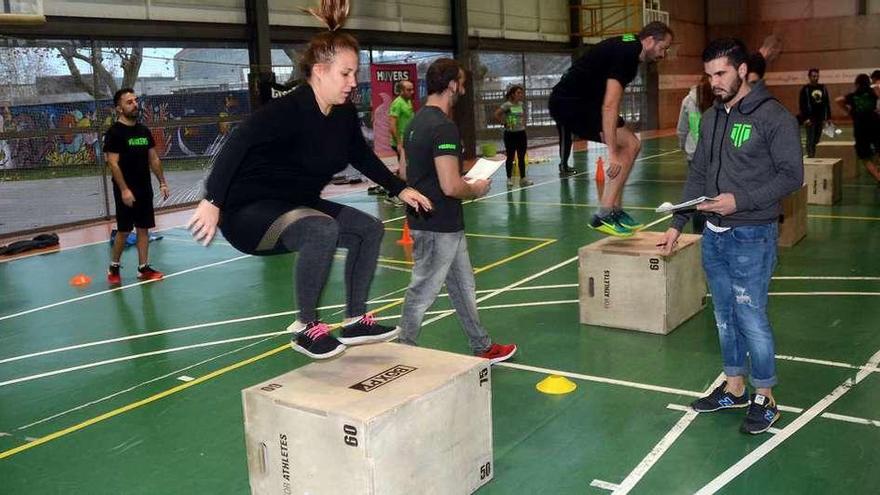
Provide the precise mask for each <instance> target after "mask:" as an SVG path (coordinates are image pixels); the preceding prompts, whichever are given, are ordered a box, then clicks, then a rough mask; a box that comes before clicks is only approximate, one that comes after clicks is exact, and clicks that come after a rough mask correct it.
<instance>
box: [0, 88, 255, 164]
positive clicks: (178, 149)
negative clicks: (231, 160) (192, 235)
mask: <svg viewBox="0 0 880 495" xmlns="http://www.w3.org/2000/svg"><path fill="white" fill-rule="evenodd" d="M249 102H250V100H249V98H248V93H247V91H232V92H230V91H222V92H210V93H192V94H173V95H158V96H146V97H143V98H141V122H143V123H144V124H145V125H146V126H147V127H149V128H150V130H151V132H152V133H153V138H154V140H155V141H156V152H157V153H158V154H159V156H160V157H162V158H164V159H181V158H199V157H209V156H212V155H214V154H215V153H216V152H217V151H218V150H219V149H220V147H221V146H222V145H223V143H224V142H225V140H226V138H227V137H228V135H229V132H230V130H231V128H232V127H233V126H234V125H235V122H234V121H233V122H218V120H219V119H220V118H229V117H233V118H234V117H236V116H245V115H247V114H248V113H249V112H250V104H249ZM114 114H115V112H114V109H113V102H112V101H110V100H100V101H84V102H74V103H56V104H47V105H26V106H24V105H22V106H8V107H3V108H2V109H0V169H11V168H37V167H55V166H64V165H88V164H95V163H97V160H96V154H97V153H98V152H99V148H100V136H101V135H102V134H103V131H104V129H106V128H107V127H109V126H110V125H111V124H112V123H113V121H114V120H115V115H114ZM178 122H179V125H176V124H177V123H178Z"/></svg>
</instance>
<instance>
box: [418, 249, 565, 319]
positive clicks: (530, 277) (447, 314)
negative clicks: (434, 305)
mask: <svg viewBox="0 0 880 495" xmlns="http://www.w3.org/2000/svg"><path fill="white" fill-rule="evenodd" d="M577 259H578V258H577V256H575V257H573V258H569V259H567V260H565V261H563V262H561V263H557V264H555V265H553V266H551V267H549V268H545V269H544V270H541V271H540V272H538V273H535V274H533V275H529V276H528V277H526V278H523V279H520V280H518V281H516V282H514V283H512V284H510V285H508V286H506V287H502V288H500V289H497V290H495V291H493V292H490V293H489V294H486V295H485V296H483V297H481V298H479V299H477V301H476V302H477V304H479V303H481V302H483V301H485V300H487V299H491V298H493V297H495V296H497V295H499V294H503V293H505V292H507V291H508V290H511V289H513V288H515V287H519V286H520V285H522V284H524V283H527V282H531V281H532V280H534V279H536V278H538V277H542V276H544V275H546V274H548V273H550V272H552V271H554V270H556V269H559V268H562V267H563V266H565V265H568V264H570V263H572V262H574V261H577ZM454 313H455V310H454V309H452V310H447V311H445V312H444V313H443V314H440V315H438V316H435V317H434V318H431V319H430V320H428V321H426V322H424V323H422V326H425V325H429V324H431V323H434V322H435V321H438V320H442V319H443V318H446V317H447V316H449V315H452V314H454Z"/></svg>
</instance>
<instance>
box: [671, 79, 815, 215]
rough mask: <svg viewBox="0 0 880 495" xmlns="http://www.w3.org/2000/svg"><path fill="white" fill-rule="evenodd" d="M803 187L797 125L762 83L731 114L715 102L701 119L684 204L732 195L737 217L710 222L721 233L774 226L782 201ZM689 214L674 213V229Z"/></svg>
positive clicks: (757, 84)
mask: <svg viewBox="0 0 880 495" xmlns="http://www.w3.org/2000/svg"><path fill="white" fill-rule="evenodd" d="M803 183H804V160H803V156H802V155H801V137H800V129H799V128H798V124H797V120H796V119H795V118H794V116H793V115H792V114H791V113H789V112H788V110H786V109H785V107H783V106H782V104H781V103H779V102H778V101H776V99H774V98H773V96H771V95H770V92H769V91H767V87H766V86H765V85H764V82H763V81H760V82H758V83H756V84H755V85H754V86H753V87H752V90H751V91H750V92H749V94H747V95H746V96H745V97H744V98H743V99H742V100H740V101H739V102H738V103H737V104H736V106H734V107H733V108H731V109H730V112H727V111H726V110H725V108H724V105H723V104H721V103H717V102H716V103H715V105H714V106H713V107H712V108H710V109H708V110H706V112H705V113H704V114H703V118H702V121H701V123H700V140H699V142H698V143H697V150H696V152H695V153H694V159H693V161H692V162H691V166H690V171H689V172H688V177H687V183H686V184H685V186H684V194H683V195H682V200H683V201H687V200H691V199H694V198H697V197H700V196H709V197H713V196H717V195H719V194H721V193H732V194H733V195H734V197H735V198H736V212H734V213H733V214H731V215H727V216H720V215H717V214H708V215H707V217H708V220H709V221H710V222H712V223H713V224H714V225H717V226H719V227H736V226H739V225H761V224H767V223H772V222H776V221H777V219H778V217H779V214H780V212H781V208H780V201H781V200H782V198H784V197H785V196H787V195H788V194H790V193H792V192H794V191H796V190H798V189H799V188H800V187H801V186H802V185H803ZM690 213H692V212H690ZM690 213H687V212H680V213H676V214H675V216H674V217H673V219H672V227H674V228H676V229H678V230H679V231H681V230H682V227H684V225H685V224H686V223H687V221H688V218H689V217H690Z"/></svg>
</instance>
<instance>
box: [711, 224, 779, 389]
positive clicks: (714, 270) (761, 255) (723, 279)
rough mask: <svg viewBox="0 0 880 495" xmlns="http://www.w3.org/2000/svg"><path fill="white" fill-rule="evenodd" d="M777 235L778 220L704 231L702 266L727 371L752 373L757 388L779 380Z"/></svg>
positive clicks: (750, 374) (740, 373)
mask: <svg viewBox="0 0 880 495" xmlns="http://www.w3.org/2000/svg"><path fill="white" fill-rule="evenodd" d="M778 236H779V227H778V225H777V224H776V223H771V224H765V225H744V226H740V227H734V228H732V229H730V230H728V231H725V232H721V233H718V232H714V231H712V230H711V229H709V228H708V227H707V228H706V229H705V230H704V231H703V243H702V249H703V269H704V270H705V271H706V280H707V281H708V283H709V291H710V292H711V293H712V303H713V305H714V306H715V323H716V325H717V326H718V340H719V341H720V343H721V357H722V359H723V361H724V374H726V375H727V376H749V377H750V382H751V383H752V386H753V387H756V388H770V387H772V386H774V385H776V351H775V346H774V343H773V328H771V326H770V319H769V318H768V316H767V299H768V295H767V293H768V291H769V288H770V276H771V275H772V274H773V269H774V268H775V267H776V240H777V237H778ZM747 360H748V361H747Z"/></svg>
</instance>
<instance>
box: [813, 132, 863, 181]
mask: <svg viewBox="0 0 880 495" xmlns="http://www.w3.org/2000/svg"><path fill="white" fill-rule="evenodd" d="M855 146H856V143H855V141H822V142H820V143H819V144H817V145H816V158H840V159H841V160H842V161H843V171H842V172H841V173H842V174H843V178H844V179H855V178H856V177H858V176H859V168H858V163H857V161H856V147H855Z"/></svg>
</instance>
